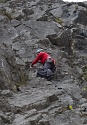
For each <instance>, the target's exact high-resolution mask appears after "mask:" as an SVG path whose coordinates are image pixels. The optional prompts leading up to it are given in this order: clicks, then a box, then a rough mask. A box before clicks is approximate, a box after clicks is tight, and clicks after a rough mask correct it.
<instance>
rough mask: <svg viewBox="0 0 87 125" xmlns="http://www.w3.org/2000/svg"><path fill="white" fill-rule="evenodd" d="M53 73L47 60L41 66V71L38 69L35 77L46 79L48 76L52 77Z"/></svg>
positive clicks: (50, 63)
mask: <svg viewBox="0 0 87 125" xmlns="http://www.w3.org/2000/svg"><path fill="white" fill-rule="evenodd" d="M53 74H54V71H53V66H52V62H50V61H49V60H47V61H46V62H45V64H44V65H43V69H38V71H37V76H40V77H44V78H48V77H50V76H53Z"/></svg>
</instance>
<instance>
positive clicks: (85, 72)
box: [82, 66, 87, 81]
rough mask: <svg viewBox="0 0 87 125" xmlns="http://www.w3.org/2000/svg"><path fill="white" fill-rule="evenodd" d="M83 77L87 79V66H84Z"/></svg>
mask: <svg viewBox="0 0 87 125" xmlns="http://www.w3.org/2000/svg"><path fill="white" fill-rule="evenodd" d="M82 77H83V78H84V80H86V81H87V66H85V67H84V68H83V74H82Z"/></svg>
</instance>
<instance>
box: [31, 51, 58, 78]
mask: <svg viewBox="0 0 87 125" xmlns="http://www.w3.org/2000/svg"><path fill="white" fill-rule="evenodd" d="M36 54H37V56H36V58H35V59H34V60H33V61H32V63H31V65H30V68H32V67H33V65H34V64H36V63H38V62H39V63H41V64H42V65H43V68H39V69H38V71H37V77H44V78H46V79H48V80H51V79H52V78H53V76H54V71H55V70H56V66H55V60H54V59H53V58H52V57H51V56H50V55H49V54H48V53H46V52H44V51H43V49H38V50H37V52H36Z"/></svg>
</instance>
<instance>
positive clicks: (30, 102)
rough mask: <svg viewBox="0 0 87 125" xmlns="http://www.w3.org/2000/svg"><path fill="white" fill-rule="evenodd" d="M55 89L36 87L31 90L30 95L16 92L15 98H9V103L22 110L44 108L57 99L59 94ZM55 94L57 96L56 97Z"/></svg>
mask: <svg viewBox="0 0 87 125" xmlns="http://www.w3.org/2000/svg"><path fill="white" fill-rule="evenodd" d="M56 92H57V90H56V91H55V92H54V90H51V91H50V90H45V91H43V90H40V89H35V88H33V90H32V91H31V90H30V93H29V95H28V94H27V95H26V94H21V93H20V94H15V95H14V97H13V99H9V104H10V105H12V106H13V107H19V108H21V109H22V110H26V109H30V108H34V107H36V108H43V107H45V106H48V105H49V104H50V102H52V101H55V100H57V99H58V98H57V96H56V95H55V93H56ZM54 96H55V98H54Z"/></svg>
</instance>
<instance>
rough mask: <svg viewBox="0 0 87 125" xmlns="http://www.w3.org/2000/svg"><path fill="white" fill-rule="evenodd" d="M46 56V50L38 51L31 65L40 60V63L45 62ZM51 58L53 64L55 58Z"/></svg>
mask: <svg viewBox="0 0 87 125" xmlns="http://www.w3.org/2000/svg"><path fill="white" fill-rule="evenodd" d="M48 57H50V55H49V54H47V53H46V52H40V53H39V54H38V55H37V57H36V59H35V60H34V61H33V62H32V64H31V65H32V66H33V65H34V64H36V63H37V62H38V61H41V63H42V64H44V63H45V62H46V60H47V59H48ZM52 60H53V62H54V64H55V60H54V59H52Z"/></svg>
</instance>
